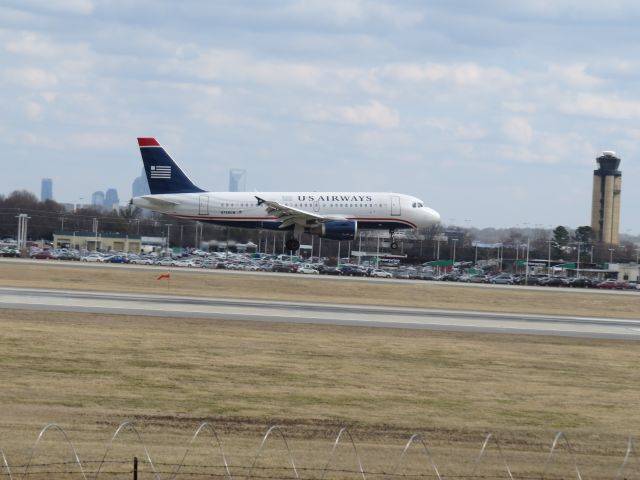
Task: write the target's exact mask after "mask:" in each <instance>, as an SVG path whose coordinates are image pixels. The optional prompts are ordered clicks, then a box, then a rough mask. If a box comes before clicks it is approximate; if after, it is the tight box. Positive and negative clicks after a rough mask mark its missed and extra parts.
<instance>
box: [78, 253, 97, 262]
mask: <svg viewBox="0 0 640 480" xmlns="http://www.w3.org/2000/svg"><path fill="white" fill-rule="evenodd" d="M80 261H81V262H102V255H98V254H97V253H92V254H90V255H85V256H84V257H80Z"/></svg>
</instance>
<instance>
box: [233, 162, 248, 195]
mask: <svg viewBox="0 0 640 480" xmlns="http://www.w3.org/2000/svg"><path fill="white" fill-rule="evenodd" d="M246 180H247V171H246V170H242V169H240V168H230V169H229V191H230V192H244V191H245V190H246Z"/></svg>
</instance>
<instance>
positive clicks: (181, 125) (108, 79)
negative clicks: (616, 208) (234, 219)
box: [0, 0, 640, 234]
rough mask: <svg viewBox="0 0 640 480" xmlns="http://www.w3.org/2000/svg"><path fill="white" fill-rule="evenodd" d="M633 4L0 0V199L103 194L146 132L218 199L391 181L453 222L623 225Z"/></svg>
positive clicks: (635, 137)
mask: <svg viewBox="0 0 640 480" xmlns="http://www.w3.org/2000/svg"><path fill="white" fill-rule="evenodd" d="M639 31H640V2H637V1H636V0H628V1H626V0H609V1H607V2H603V1H584V0H579V1H578V0H566V1H561V0H557V1H554V0H519V1H517V2H514V1H506V0H505V1H497V0H495V1H472V0H469V1H456V0H442V1H439V0H433V1H426V0H425V1H422V0H421V1H379V0H368V1H364V0H363V1H358V0H309V1H269V0H255V1H244V2H242V1H237V2H227V1H208V0H202V1H195V0H194V1H179V2H178V1H161V0H148V1H145V0H140V1H130V0H104V1H98V0H2V2H1V3H0V105H1V106H2V115H1V116H0V148H1V150H2V153H1V156H2V157H1V158H2V170H1V174H0V193H2V194H8V193H10V192H11V191H13V190H16V189H28V190H31V191H33V192H34V193H36V194H37V195H39V193H40V180H41V178H43V177H51V178H52V179H53V184H54V197H55V199H56V200H58V201H61V202H74V201H78V199H79V198H81V197H82V198H84V201H85V202H88V201H89V199H90V197H91V193H92V192H93V191H95V190H105V189H106V188H109V187H115V188H117V189H118V192H119V194H120V199H121V201H122V202H123V203H124V202H126V201H128V199H129V198H130V196H131V182H132V180H133V179H134V177H136V176H137V175H139V173H140V170H141V167H142V163H141V160H140V155H139V150H138V148H137V143H136V137H137V136H153V137H156V138H157V139H158V140H159V141H160V143H161V144H163V145H164V146H165V147H166V148H167V150H168V151H169V152H170V153H171V154H172V155H173V157H174V159H175V160H177V161H178V163H179V164H181V166H182V167H183V169H184V170H185V171H186V172H187V173H188V174H189V175H190V176H191V177H192V179H193V180H194V182H195V183H196V184H197V185H199V186H201V187H202V188H206V189H209V190H226V189H227V187H228V175H229V169H230V168H244V169H247V171H248V175H247V180H246V186H247V189H248V190H262V191H274V190H275V191H280V190H283V191H291V190H309V191H320V190H323V191H328V190H334V191H335V190H356V191H396V192H400V193H408V194H413V195H416V196H418V197H420V198H422V199H423V200H424V202H425V203H426V204H427V205H428V206H431V207H433V208H435V209H437V210H438V211H439V212H440V213H441V215H442V218H443V221H444V223H446V224H451V223H455V224H458V225H462V226H467V225H469V226H476V227H489V226H495V227H508V226H517V225H521V226H524V225H528V226H542V227H547V226H551V225H552V226H555V225H558V224H562V225H567V226H570V227H575V226H578V225H584V224H589V222H590V208H591V187H592V172H593V169H594V168H595V167H596V162H595V158H596V157H597V156H598V154H599V152H601V151H602V150H614V151H616V152H617V153H618V155H619V156H620V157H621V158H622V162H621V166H620V168H621V170H622V172H623V177H622V185H623V186H622V218H621V232H622V233H632V234H638V233H640V215H639V214H638V207H639V206H640V166H639V165H640V164H639V162H638V159H640V147H639V145H640V88H639V87H640V85H639V83H640V80H639V79H640V57H639V56H638V52H640V45H639V43H640V35H638V32H639Z"/></svg>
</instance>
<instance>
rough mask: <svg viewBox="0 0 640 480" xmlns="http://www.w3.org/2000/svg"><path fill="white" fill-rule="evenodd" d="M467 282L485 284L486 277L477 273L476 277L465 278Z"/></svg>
mask: <svg viewBox="0 0 640 480" xmlns="http://www.w3.org/2000/svg"><path fill="white" fill-rule="evenodd" d="M467 282H469V283H486V282H487V276H486V275H483V274H481V273H478V274H476V275H469V277H468V278H467Z"/></svg>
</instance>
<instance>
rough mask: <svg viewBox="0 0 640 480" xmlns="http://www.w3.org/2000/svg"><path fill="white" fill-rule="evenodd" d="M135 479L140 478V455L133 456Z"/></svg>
mask: <svg viewBox="0 0 640 480" xmlns="http://www.w3.org/2000/svg"><path fill="white" fill-rule="evenodd" d="M133 480H138V457H133Z"/></svg>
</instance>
